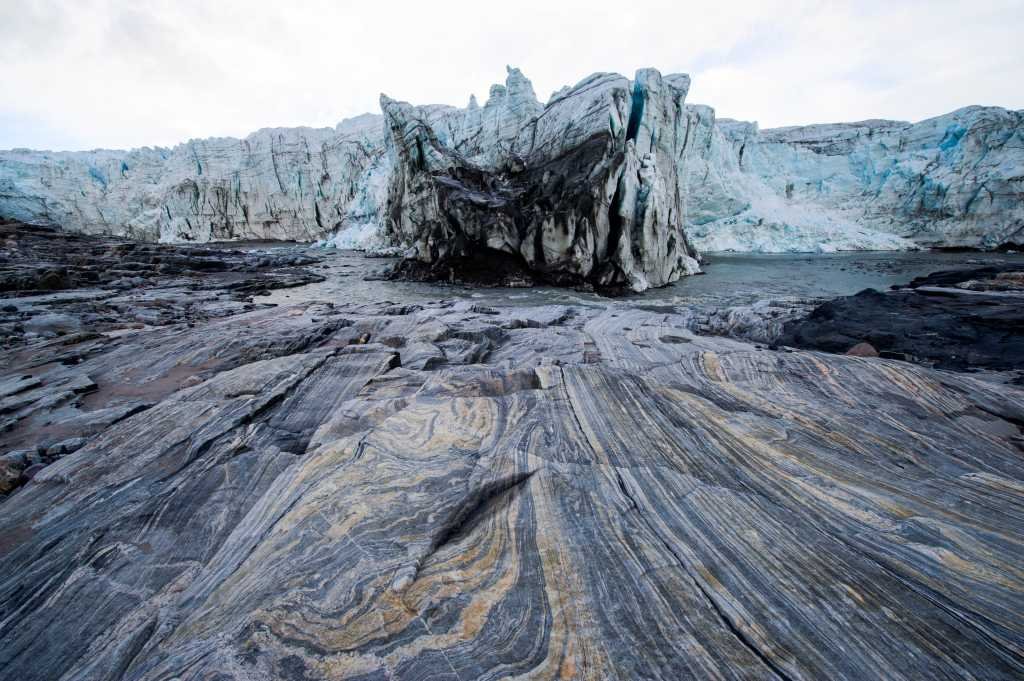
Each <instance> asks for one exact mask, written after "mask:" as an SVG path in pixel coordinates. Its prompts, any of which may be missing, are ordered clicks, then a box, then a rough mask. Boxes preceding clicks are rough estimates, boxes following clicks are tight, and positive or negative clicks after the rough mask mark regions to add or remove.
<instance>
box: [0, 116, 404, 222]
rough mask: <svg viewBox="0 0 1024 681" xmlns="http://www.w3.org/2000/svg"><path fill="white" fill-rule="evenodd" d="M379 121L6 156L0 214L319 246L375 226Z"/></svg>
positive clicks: (381, 163) (381, 170)
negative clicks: (169, 144) (346, 231)
mask: <svg viewBox="0 0 1024 681" xmlns="http://www.w3.org/2000/svg"><path fill="white" fill-rule="evenodd" d="M387 172H388V170H387V167H386V159H385V157H384V149H383V141H382V133H381V124H380V116H375V115H370V114H367V115H364V116H359V117H356V118H352V119H349V120H346V121H344V122H342V123H340V124H339V125H338V126H337V128H335V129H332V128H322V129H315V128H277V129H265V130H260V131H259V132H256V133H253V134H252V135H250V136H248V137H246V138H245V139H234V138H227V137H225V138H209V139H202V140H192V141H189V142H187V143H185V144H181V145H178V146H176V147H174V148H172V149H164V148H149V147H146V148H142V149H134V150H132V151H108V150H96V151H82V152H48V151H29V150H25V149H16V150H12V151H3V152H0V217H6V218H10V219H15V220H21V221H23V222H30V223H34V224H42V225H54V226H59V227H61V228H63V229H66V230H68V231H72V232H83V233H87V234H109V235H117V236H128V237H131V238H135V239H140V240H144V241H164V242H182V241H196V242H206V241H222V240H235V239H282V240H297V241H315V240H317V239H321V238H323V237H325V236H328V235H330V234H331V233H332V232H335V231H338V230H339V229H343V228H353V227H359V226H360V225H364V224H367V223H369V224H374V225H376V224H377V223H378V222H379V215H378V211H379V208H380V205H381V199H380V198H379V196H378V195H379V193H380V192H381V191H382V190H383V187H384V183H383V182H381V177H382V176H385V175H386V174H387Z"/></svg>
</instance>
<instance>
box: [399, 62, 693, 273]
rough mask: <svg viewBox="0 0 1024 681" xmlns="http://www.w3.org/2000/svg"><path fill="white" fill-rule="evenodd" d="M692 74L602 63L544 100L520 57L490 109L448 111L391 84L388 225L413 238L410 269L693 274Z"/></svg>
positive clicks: (403, 239)
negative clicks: (688, 230)
mask: <svg viewBox="0 0 1024 681" xmlns="http://www.w3.org/2000/svg"><path fill="white" fill-rule="evenodd" d="M689 86H690V79H689V77H688V76H685V75H670V76H666V77H664V78H663V77H662V75H661V74H660V73H659V72H658V71H656V70H654V69H642V70H640V71H638V72H637V74H636V78H635V80H633V81H630V80H628V79H627V78H625V77H623V76H620V75H618V74H609V73H601V74H595V75H593V76H591V77H589V78H586V79H584V80H583V81H581V82H580V83H578V84H577V85H576V86H574V87H572V88H569V89H567V90H564V91H562V92H561V93H559V94H558V95H557V96H555V97H553V98H552V99H551V101H549V102H548V104H547V105H546V106H543V107H542V106H541V105H540V104H539V102H537V101H536V98H535V97H534V94H533V88H532V86H531V85H530V83H529V81H528V80H526V79H525V78H524V77H523V76H522V74H521V73H519V71H518V70H516V69H509V77H508V84H507V90H492V95H491V98H490V100H489V101H488V103H487V105H485V106H484V107H483V109H476V108H473V107H470V108H469V109H467V110H466V111H465V112H464V113H462V114H461V120H459V118H460V117H459V116H456V120H454V121H452V120H451V117H446V118H445V119H444V120H443V121H439V122H435V123H431V122H430V121H429V120H428V118H427V117H426V116H424V115H423V112H422V111H421V110H418V109H417V108H416V107H413V106H412V105H410V104H407V103H404V102H396V101H394V100H392V99H390V98H388V97H384V96H382V98H381V108H382V109H383V111H384V116H385V120H386V124H387V127H388V129H389V131H390V133H391V136H390V142H391V156H392V159H393V161H392V165H393V170H392V175H391V183H390V186H389V193H388V199H387V204H386V217H385V225H384V228H385V232H384V233H385V237H387V239H388V241H390V242H391V243H398V244H403V245H408V246H410V250H409V252H408V253H407V262H406V270H407V273H409V274H412V275H414V276H423V277H426V278H450V277H459V276H460V272H463V273H465V272H467V270H479V269H480V268H482V267H486V268H489V269H490V270H491V271H492V273H493V272H494V271H505V272H512V273H515V274H517V273H518V272H520V271H521V272H525V273H527V274H528V276H530V277H531V278H534V279H540V280H543V281H549V282H552V283H557V284H590V285H593V286H597V287H619V288H628V289H631V290H634V291H643V290H645V289H647V288H650V287H652V286H663V285H664V284H667V283H669V282H672V281H675V280H676V279H678V278H679V277H680V276H684V275H687V274H692V273H694V272H696V271H697V270H698V269H699V266H698V261H697V253H696V251H695V250H694V249H693V247H692V246H691V245H690V243H689V241H688V240H687V238H686V234H685V232H684V231H683V210H684V193H685V177H684V172H683V162H682V161H683V155H684V149H685V138H686V131H687V119H686V113H685V106H684V100H685V97H686V93H687V91H688V90H689ZM496 98H498V101H497V102H494V100H495V99H496ZM492 103H493V104H492ZM441 122H447V123H448V125H447V128H448V129H447V132H446V134H442V132H439V131H438V128H439V127H442V126H439V125H438V123H441ZM453 123H454V124H453ZM442 131H443V128H442ZM481 140H483V142H484V143H483V144H481ZM473 278H479V275H478V274H475V275H474V277H473Z"/></svg>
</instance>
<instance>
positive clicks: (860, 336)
mask: <svg viewBox="0 0 1024 681" xmlns="http://www.w3.org/2000/svg"><path fill="white" fill-rule="evenodd" d="M776 342H777V343H779V344H782V345H791V346H794V347H800V348H808V349H815V350H825V351H827V352H848V351H851V350H852V349H853V348H855V347H857V348H858V352H862V353H867V354H869V355H871V354H873V355H875V356H878V355H881V356H887V357H891V358H896V359H905V360H908V361H915V362H921V363H926V364H929V365H932V366H936V367H939V368H943V369H956V370H960V371H965V370H970V369H988V370H995V371H1010V372H1015V373H1016V374H1017V377H1016V379H1014V380H1016V382H1022V381H1024V268H1021V267H1020V265H1015V264H1012V265H1003V266H998V267H982V268H977V267H975V268H965V269H959V270H951V271H945V272H936V273H934V274H931V275H929V276H926V277H918V278H916V279H914V280H913V281H911V282H910V283H909V284H907V285H906V286H905V287H894V290H891V291H885V292H881V291H876V290H874V289H867V290H865V291H861V292H860V293H858V294H856V295H854V296H847V297H841V298H836V299H835V300H831V301H828V302H826V303H824V304H823V305H821V306H820V307H818V308H816V309H814V310H813V311H812V312H811V313H810V314H809V315H807V316H806V317H802V318H798V319H794V320H791V321H789V322H788V323H787V324H786V325H785V327H784V328H783V330H782V333H781V334H780V335H779V336H778V339H777V341H776Z"/></svg>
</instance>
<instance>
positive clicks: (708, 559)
mask: <svg viewBox="0 0 1024 681" xmlns="http://www.w3.org/2000/svg"><path fill="white" fill-rule="evenodd" d="M338 311H339V312H340V313H341V314H342V315H343V318H344V319H346V320H348V322H349V324H348V325H345V326H342V325H338V324H335V325H333V326H324V325H322V324H319V323H314V322H312V320H311V319H310V314H308V313H309V310H305V311H303V308H282V309H277V310H263V311H259V312H253V313H251V314H247V315H238V316H237V317H235V318H233V319H226V320H212V321H208V322H206V323H205V324H204V326H202V327H200V328H197V329H194V330H191V331H190V330H186V329H179V330H176V331H175V330H172V329H167V328H155V329H150V330H146V331H142V332H140V336H139V338H137V339H136V340H135V341H133V342H132V341H128V340H126V345H125V346H123V347H122V348H121V350H120V351H117V350H114V351H111V353H108V357H107V358H106V360H104V362H105V363H108V364H110V365H116V366H120V365H123V364H124V363H125V362H127V361H134V362H135V364H133V365H132V366H131V367H130V368H131V372H130V375H129V376H125V379H129V378H131V379H132V380H135V379H137V378H138V377H139V376H140V375H141V376H142V377H147V378H149V379H152V380H147V381H146V382H147V383H148V384H152V383H154V382H163V381H161V378H159V377H160V376H161V375H162V373H161V372H166V371H176V370H175V369H174V368H173V367H176V366H179V365H178V360H185V359H187V360H188V361H189V362H191V363H200V364H201V365H203V366H204V367H205V369H204V371H209V372H211V373H210V376H209V378H208V379H207V380H206V381H204V382H203V383H201V384H199V385H195V386H192V387H188V388H184V389H181V390H174V389H167V390H166V391H165V392H163V393H162V394H160V395H159V396H156V395H154V397H155V398H156V399H158V400H159V402H158V404H156V405H155V406H154V407H152V408H151V409H150V410H147V411H146V412H144V413H141V414H137V415H135V416H133V417H130V418H127V419H124V420H121V421H118V422H117V423H114V424H112V425H111V426H110V427H108V428H105V429H104V430H103V431H102V432H101V433H99V434H97V435H95V436H93V437H91V438H90V441H89V442H88V443H87V444H86V445H85V446H84V447H82V448H81V449H79V450H78V451H76V452H75V453H73V454H70V455H68V456H65V457H63V458H61V459H60V460H59V461H57V462H56V463H54V464H52V465H50V466H49V467H47V468H45V469H42V470H41V471H39V472H38V473H37V474H36V475H35V477H34V479H33V480H31V481H29V482H28V483H27V484H26V485H25V486H24V487H22V488H21V489H19V490H17V491H15V492H14V493H13V495H12V496H11V497H9V498H8V499H6V500H5V501H2V502H0V681H51V680H53V679H82V680H88V681H121V680H124V681H170V680H171V679H180V681H207V680H211V679H217V680H221V679H253V680H263V679H295V680H299V679H301V680H303V681H314V680H316V681H319V680H321V679H323V680H325V681H326V680H330V681H336V680H340V679H351V680H353V681H356V680H359V681H370V680H384V679H396V680H405V679H410V680H411V679H438V680H445V681H449V680H450V681H457V680H462V681H470V680H475V679H503V678H520V679H522V678H533V679H566V680H568V679H586V680H595V681H596V680H601V681H603V680H605V679H609V680H612V679H614V680H619V679H622V680H632V679H651V680H662V679H664V680H665V681H677V680H679V679H689V678H698V679H705V678H707V679H771V680H779V679H782V680H786V679H788V680H791V681H798V680H805V679H850V680H860V679H866V678H867V679H886V680H893V681H911V680H913V681H916V680H918V679H979V680H980V679H984V680H985V681H989V680H1000V681H1001V680H1007V681H1009V680H1011V679H1012V680H1014V681H1016V680H1017V679H1020V678H1021V677H1022V675H1024V658H1022V656H1021V654H1020V650H1021V645H1022V642H1024V622H1022V620H1021V617H1020V613H1021V612H1022V611H1024V576H1022V574H1021V571H1020V568H1019V566H1020V565H1021V558H1022V555H1021V554H1022V551H1021V548H1020V537H1021V536H1022V535H1024V517H1022V515H1021V513H1019V511H1018V509H1020V508H1021V506H1022V502H1024V493H1022V490H1024V462H1022V457H1021V450H1020V446H1021V443H1020V429H1019V425H1020V424H1021V423H1024V392H1022V391H1020V390H1017V389H1014V388H1012V387H1007V386H1002V385H996V384H993V383H989V382H986V381H980V380H976V379H974V378H972V377H971V376H967V375H963V374H956V373H952V372H947V371H935V370H931V369H927V368H924V367H920V366H915V365H910V364H902V363H896V362H885V361H864V360H861V359H858V358H854V357H845V356H841V355H826V354H820V353H808V352H802V351H796V352H793V353H779V352H766V351H757V350H756V349H755V348H753V347H752V346H751V345H749V344H747V343H743V342H738V341H735V340H732V339H726V338H720V337H706V336H698V335H695V334H693V333H691V332H689V331H687V330H686V325H687V324H688V321H687V317H686V316H685V315H683V314H678V313H676V312H673V311H672V309H671V308H668V307H663V308H662V309H661V310H643V309H639V308H636V307H632V308H631V307H629V305H628V304H612V305H609V306H607V307H606V308H603V307H601V306H590V305H586V306H583V305H581V306H573V307H564V306H548V307H545V308H522V307H519V308H514V309H511V308H507V307H500V306H497V305H495V306H490V305H488V306H482V305H481V306H477V305H475V304H473V303H468V304H465V303H464V304H458V303H456V304H453V303H452V302H424V303H423V304H421V305H409V304H402V303H401V302H396V303H379V304H366V305H338ZM296 312H301V313H302V314H301V315H299V316H296V315H295V314H294V313H296ZM323 312H324V311H323V310H320V311H319V312H318V313H317V314H316V315H314V316H316V317H317V318H319V317H320V316H321V315H322V314H323ZM302 320H305V321H302ZM525 320H530V322H531V323H528V324H527V323H524V322H525ZM300 321H301V325H300ZM254 324H256V325H258V326H257V328H256V329H255V331H256V333H254V334H251V335H247V334H246V333H245V329H246V328H247V327H250V326H251V325H254ZM289 325H293V326H292V333H293V334H294V333H299V334H301V340H302V341H303V342H288V343H280V344H278V346H277V348H275V349H271V348H267V349H266V351H265V352H263V351H261V352H259V353H258V354H257V353H253V352H245V353H243V354H238V352H237V350H232V348H231V347H230V339H232V338H237V340H238V342H240V343H256V344H258V343H259V341H260V339H263V338H264V337H267V336H271V335H273V333H274V332H275V331H276V332H277V333H279V334H280V333H285V332H287V331H288V327H289ZM320 331H323V333H320ZM366 334H370V335H371V339H370V342H368V343H365V344H352V343H353V341H359V340H360V339H362V338H363V337H364V336H365V335H366ZM311 335H312V337H310V336H311ZM211 339H212V340H211ZM306 339H309V340H308V342H307V341H306ZM378 339H379V341H380V342H376V341H377V340H378ZM297 340H300V338H294V339H293V341H297ZM209 346H215V347H214V348H210V347H209ZM252 349H253V350H258V349H259V348H258V345H257V347H255V348H252ZM844 349H845V348H844ZM133 350H134V353H133V354H129V353H131V352H132V351H133ZM143 350H144V351H143ZM224 352H231V353H232V354H233V355H234V357H233V358H228V357H224V356H223V355H224ZM113 353H117V356H116V357H115V356H109V355H111V354H113ZM193 353H200V356H198V357H197V356H193ZM214 353H216V354H214ZM268 354H272V355H273V356H272V357H271V356H268ZM217 358H220V361H221V362H224V361H227V363H226V364H224V363H222V364H221V366H220V370H217V369H216V368H211V366H210V365H211V362H210V360H213V359H217ZM100 359H101V358H100V357H97V358H96V359H94V360H92V362H93V363H97V362H99V361H100ZM90 375H96V376H97V377H98V378H97V381H98V382H99V383H100V384H101V387H102V386H103V385H105V383H106V382H105V381H104V380H101V378H102V374H101V372H99V371H96V367H93V368H90ZM101 389H102V388H101ZM151 389H153V390H155V389H156V388H151Z"/></svg>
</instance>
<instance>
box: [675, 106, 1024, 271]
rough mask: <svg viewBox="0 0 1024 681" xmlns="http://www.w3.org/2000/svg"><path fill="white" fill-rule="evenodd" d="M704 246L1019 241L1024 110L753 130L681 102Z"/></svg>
mask: <svg viewBox="0 0 1024 681" xmlns="http://www.w3.org/2000/svg"><path fill="white" fill-rule="evenodd" d="M688 111H689V114H690V117H691V119H693V120H694V122H695V124H694V131H695V133H696V135H695V136H694V137H693V138H691V140H692V141H691V144H692V145H693V147H694V148H693V153H692V154H691V155H690V160H689V162H688V165H687V172H688V179H689V187H690V203H689V206H688V209H689V214H690V221H689V223H688V233H689V234H691V235H692V237H693V240H694V243H695V244H696V245H697V246H698V248H700V249H701V250H736V251H764V252H773V251H814V250H820V251H834V250H854V249H861V248H867V249H888V248H907V247H913V246H915V245H917V246H925V247H934V246H940V247H941V246H947V247H948V246H967V247H976V248H995V247H998V246H1002V245H1020V244H1024V112H1021V111H1008V110H1006V109H1001V108H998V107H980V106H973V107H967V108H964V109H959V110H957V111H954V112H952V113H949V114H946V115H943V116H938V117H936V118H931V119H928V120H925V121H921V122H919V123H915V124H910V123H905V122H899V121H884V120H870V121H862V122H859V123H837V124H830V125H810V126H803V127H792V128H778V129H769V130H759V129H758V127H757V125H756V124H754V123H742V122H738V121H731V120H715V116H714V111H713V110H712V109H710V108H709V107H702V106H693V107H688Z"/></svg>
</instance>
